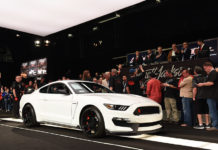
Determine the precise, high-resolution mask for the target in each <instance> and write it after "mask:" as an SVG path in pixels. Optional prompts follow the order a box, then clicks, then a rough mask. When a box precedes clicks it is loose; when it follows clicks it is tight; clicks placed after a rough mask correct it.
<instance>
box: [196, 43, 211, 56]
mask: <svg viewBox="0 0 218 150" xmlns="http://www.w3.org/2000/svg"><path fill="white" fill-rule="evenodd" d="M197 44H198V46H199V47H198V49H195V55H196V58H205V57H209V56H210V48H209V46H207V45H205V43H204V41H203V40H201V39H199V40H198V41H197Z"/></svg>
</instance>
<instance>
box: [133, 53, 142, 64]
mask: <svg viewBox="0 0 218 150" xmlns="http://www.w3.org/2000/svg"><path fill="white" fill-rule="evenodd" d="M142 62H143V58H142V56H141V55H139V57H138V59H137V60H136V57H134V60H133V65H134V66H137V65H141V64H142Z"/></svg>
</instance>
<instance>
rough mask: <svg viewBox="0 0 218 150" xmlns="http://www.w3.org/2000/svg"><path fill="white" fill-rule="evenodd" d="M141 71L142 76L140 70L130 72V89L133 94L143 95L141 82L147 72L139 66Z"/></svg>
mask: <svg viewBox="0 0 218 150" xmlns="http://www.w3.org/2000/svg"><path fill="white" fill-rule="evenodd" d="M139 70H140V71H141V72H142V73H141V74H138V69H133V68H132V69H130V70H129V73H130V78H129V80H128V87H129V91H130V93H131V94H136V95H142V93H141V90H140V83H139V81H140V80H142V79H143V78H144V77H145V71H144V69H143V67H142V65H139Z"/></svg>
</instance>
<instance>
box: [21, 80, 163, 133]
mask: <svg viewBox="0 0 218 150" xmlns="http://www.w3.org/2000/svg"><path fill="white" fill-rule="evenodd" d="M20 115H21V116H22V119H23V123H24V125H25V126H26V127H32V126H36V125H38V124H40V123H41V124H43V123H50V124H55V125H62V126H70V127H77V128H81V129H82V130H83V132H84V133H85V134H86V135H87V136H89V137H101V136H104V135H105V134H106V133H110V134H138V133H144V132H157V131H159V130H160V129H161V128H162V126H161V124H160V121H161V120H162V116H163V115H162V109H161V106H160V105H159V104H158V103H156V102H154V101H153V100H150V99H148V98H145V97H142V96H137V95H131V94H117V93H114V92H112V91H110V90H109V89H108V88H106V87H104V86H101V85H99V84H96V83H93V82H86V81H76V80H66V81H57V82H53V83H50V84H47V85H45V86H43V87H42V88H40V89H38V90H36V91H34V92H33V93H31V94H24V95H23V97H22V98H21V101H20Z"/></svg>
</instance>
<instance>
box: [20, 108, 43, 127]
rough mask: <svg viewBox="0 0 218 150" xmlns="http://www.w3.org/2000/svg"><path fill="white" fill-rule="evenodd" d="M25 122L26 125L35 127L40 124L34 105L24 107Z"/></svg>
mask: <svg viewBox="0 0 218 150" xmlns="http://www.w3.org/2000/svg"><path fill="white" fill-rule="evenodd" d="M22 116H23V124H24V126H25V127H28V128H30V127H34V126H37V125H39V124H38V123H37V121H36V115H35V111H34V109H33V107H32V106H31V105H26V106H25V107H24V108H23V114H22Z"/></svg>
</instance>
